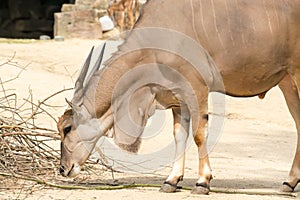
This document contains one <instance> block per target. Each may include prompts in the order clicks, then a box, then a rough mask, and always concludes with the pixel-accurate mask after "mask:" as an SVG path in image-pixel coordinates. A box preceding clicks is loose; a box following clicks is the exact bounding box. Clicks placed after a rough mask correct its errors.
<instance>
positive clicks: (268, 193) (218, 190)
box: [0, 172, 297, 197]
mask: <svg viewBox="0 0 300 200" xmlns="http://www.w3.org/2000/svg"><path fill="white" fill-rule="evenodd" d="M0 175H1V176H5V177H14V178H19V179H23V180H27V181H33V182H36V183H38V184H41V185H45V186H50V187H55V188H59V189H67V190H78V189H79V190H121V189H130V188H160V187H161V185H158V184H139V183H133V184H124V185H116V186H111V185H106V186H90V187H88V186H78V185H59V184H55V183H50V182H47V181H44V180H41V179H38V178H29V177H24V176H20V175H16V174H14V175H13V174H7V173H3V172H0ZM182 190H192V188H190V187H182ZM210 191H211V192H212V193H221V194H245V195H260V196H286V197H297V195H296V194H294V193H288V192H276V191H250V190H244V189H243V190H238V189H224V188H211V189H210Z"/></svg>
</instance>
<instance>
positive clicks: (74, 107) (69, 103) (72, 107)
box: [65, 98, 80, 112]
mask: <svg viewBox="0 0 300 200" xmlns="http://www.w3.org/2000/svg"><path fill="white" fill-rule="evenodd" d="M65 100H66V102H67V104H68V105H69V106H70V108H71V109H72V110H73V111H74V112H80V106H78V105H76V104H74V103H73V102H71V101H69V100H68V99H67V98H65Z"/></svg>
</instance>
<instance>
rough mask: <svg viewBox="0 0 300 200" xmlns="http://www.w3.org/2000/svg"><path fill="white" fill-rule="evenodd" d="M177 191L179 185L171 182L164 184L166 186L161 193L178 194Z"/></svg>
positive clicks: (162, 187)
mask: <svg viewBox="0 0 300 200" xmlns="http://www.w3.org/2000/svg"><path fill="white" fill-rule="evenodd" d="M176 190H177V185H174V184H172V183H169V182H164V184H163V185H162V186H161V188H160V189H159V191H160V192H165V193H173V192H176Z"/></svg>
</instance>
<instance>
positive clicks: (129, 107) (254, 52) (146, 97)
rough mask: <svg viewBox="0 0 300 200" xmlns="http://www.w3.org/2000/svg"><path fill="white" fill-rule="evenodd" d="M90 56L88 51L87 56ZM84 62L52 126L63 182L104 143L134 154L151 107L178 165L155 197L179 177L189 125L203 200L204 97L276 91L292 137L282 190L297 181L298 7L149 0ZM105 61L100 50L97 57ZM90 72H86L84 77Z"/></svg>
mask: <svg viewBox="0 0 300 200" xmlns="http://www.w3.org/2000/svg"><path fill="white" fill-rule="evenodd" d="M91 54H92V53H91ZM91 54H90V56H89V57H88V59H87V61H86V63H85V65H84V67H83V69H82V72H81V74H80V76H79V78H78V80H77V82H76V85H75V93H74V97H73V99H72V101H71V102H69V104H70V105H71V107H72V109H71V110H68V111H66V112H65V113H64V115H63V116H62V117H61V118H60V120H59V122H58V130H59V132H60V134H61V168H60V172H61V174H62V175H63V176H74V175H76V174H78V173H79V171H80V166H81V165H82V164H84V162H85V161H86V159H87V158H88V157H89V155H90V154H91V152H92V150H93V148H94V147H95V145H96V142H97V140H98V139H99V138H100V137H101V136H107V135H108V133H109V134H110V135H112V136H113V138H114V141H115V143H116V144H117V145H119V146H120V147H121V148H122V149H125V150H127V151H131V152H137V151H138V148H139V145H140V143H141V141H140V138H141V135H142V132H143V128H144V127H145V124H146V122H147V119H148V118H149V117H150V116H151V115H152V114H153V112H154V110H155V109H172V112H173V117H174V138H175V141H176V153H175V154H176V155H177V159H176V161H175V162H174V165H173V169H172V172H171V174H170V175H169V177H168V178H167V179H166V181H165V182H164V183H163V185H162V187H161V191H163V192H175V191H176V188H177V183H178V182H179V181H181V180H182V178H183V175H184V157H185V155H184V150H185V146H186V140H187V137H188V134H189V128H188V127H189V126H190V123H191V124H192V129H191V132H192V134H193V136H194V141H195V143H196V145H197V146H198V152H199V155H198V159H199V168H198V180H197V182H196V186H195V187H194V189H193V191H192V192H193V193H197V194H208V193H209V189H210V180H211V177H212V172H211V167H210V163H209V158H208V154H207V150H206V136H205V126H206V124H207V121H208V94H209V92H213V91H216V92H221V93H225V94H227V95H231V96H235V97H251V96H256V95H258V96H260V97H263V96H264V94H265V93H266V92H267V91H268V90H270V89H271V88H272V87H274V86H276V85H279V87H280V89H281V90H282V92H283V95H284V97H285V99H286V103H287V105H288V108H289V111H290V113H291V115H292V116H293V118H294V120H295V124H296V128H297V133H298V142H297V148H296V153H295V157H294V161H293V164H292V167H291V170H290V173H289V176H288V179H287V181H286V182H284V183H283V187H282V189H283V191H288V192H292V191H293V190H294V188H295V187H296V185H297V184H298V182H299V180H300V135H299V133H300V132H299V131H300V97H299V92H300V90H299V89H300V0H288V1H287V0H280V1H279V0H278V1H267V0H252V1H249V0H236V1H233V0H181V1H173V0H149V1H148V2H147V3H146V5H145V6H144V8H143V11H142V12H141V16H140V18H139V19H138V21H137V22H136V24H135V26H134V28H133V30H132V31H131V32H130V33H129V34H128V35H127V37H126V39H125V41H124V43H123V44H122V45H120V47H119V49H118V52H117V53H115V54H114V55H113V56H112V57H111V58H110V59H109V60H108V61H107V62H106V63H105V64H104V67H103V68H101V69H99V66H100V63H101V59H102V56H101V55H100V56H99V59H98V60H97V61H96V64H95V65H94V67H93V68H92V69H91V68H89V67H88V66H89V65H90V60H91ZM101 54H103V51H102V53H101ZM88 71H89V72H88Z"/></svg>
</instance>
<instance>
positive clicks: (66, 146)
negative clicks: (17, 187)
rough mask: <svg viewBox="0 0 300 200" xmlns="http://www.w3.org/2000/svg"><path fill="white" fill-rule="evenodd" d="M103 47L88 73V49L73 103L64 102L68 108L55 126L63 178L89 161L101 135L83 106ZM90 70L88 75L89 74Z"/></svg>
mask: <svg viewBox="0 0 300 200" xmlns="http://www.w3.org/2000/svg"><path fill="white" fill-rule="evenodd" d="M104 47H105V44H104V46H103V48H102V50H101V53H100V56H99V57H98V59H97V61H96V63H95V65H94V66H93V68H91V69H90V70H89V65H90V62H91V57H92V53H93V49H92V50H91V52H90V54H89V56H88V58H87V59H86V61H85V64H84V66H83V68H82V70H81V72H80V75H79V77H78V79H77V81H76V83H75V92H74V96H73V99H72V101H67V102H68V104H69V105H70V107H71V109H69V110H67V111H66V112H65V113H64V114H63V115H62V116H61V117H60V118H59V121H58V123H57V128H58V131H59V133H60V136H61V167H60V173H61V174H62V175H63V176H76V175H77V174H79V172H80V166H81V165H82V164H83V163H84V162H85V161H86V160H87V159H88V157H89V156H90V154H91V152H92V151H93V149H94V147H95V145H96V143H97V140H98V139H99V138H100V137H101V136H102V135H103V133H104V130H103V129H102V128H103V127H102V125H101V122H100V121H99V120H98V119H97V118H96V117H95V116H93V114H92V113H93V112H92V111H91V110H90V109H88V108H87V107H89V106H87V105H86V103H85V100H86V98H87V89H88V88H90V85H91V84H94V83H90V80H91V79H92V76H93V75H94V73H95V71H98V70H99V68H100V65H101V61H102V57H103V53H104ZM88 71H89V75H88Z"/></svg>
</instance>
